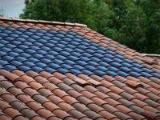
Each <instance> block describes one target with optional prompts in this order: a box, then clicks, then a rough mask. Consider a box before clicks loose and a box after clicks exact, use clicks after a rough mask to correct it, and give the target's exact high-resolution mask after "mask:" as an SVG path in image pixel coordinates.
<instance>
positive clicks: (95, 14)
mask: <svg viewBox="0 0 160 120" xmlns="http://www.w3.org/2000/svg"><path fill="white" fill-rule="evenodd" d="M159 8H160V0H26V7H25V9H24V12H23V13H22V14H21V15H20V17H21V18H29V19H43V20H49V21H50V20H53V21H64V22H79V23H83V24H87V25H88V26H89V27H90V28H92V29H94V30H96V31H98V32H100V33H102V34H104V35H106V36H108V37H110V38H112V39H114V40H116V41H119V42H120V43H123V44H125V45H127V46H129V47H131V48H133V49H136V50H138V51H140V52H149V53H151V52H152V53H153V52H154V53H160V34H159V33H160V10H159Z"/></svg>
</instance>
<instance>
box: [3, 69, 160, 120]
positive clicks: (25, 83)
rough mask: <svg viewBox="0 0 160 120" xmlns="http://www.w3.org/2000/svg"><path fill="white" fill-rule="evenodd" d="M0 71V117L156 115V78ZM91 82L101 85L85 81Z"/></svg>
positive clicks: (144, 119) (159, 100) (133, 119)
mask: <svg viewBox="0 0 160 120" xmlns="http://www.w3.org/2000/svg"><path fill="white" fill-rule="evenodd" d="M0 75H1V76H0V85H1V90H0V98H1V99H0V102H1V106H0V110H1V115H0V117H2V120H3V118H8V119H9V118H10V119H11V118H12V119H13V118H14V119H15V120H20V119H32V120H34V119H35V120H37V119H48V120H56V119H57V120H58V119H64V120H74V119H80V120H87V119H95V120H103V119H104V120H105V119H108V120H118V119H121V120H148V119H150V120H159V119H160V91H159V89H160V85H159V80H157V79H156V78H152V79H153V80H154V81H151V80H149V79H147V78H143V77H141V78H139V79H138V80H137V79H135V78H132V77H128V78H123V77H120V76H116V78H113V77H110V76H108V75H104V76H103V77H100V76H97V75H92V76H90V77H89V76H87V75H84V74H79V75H78V76H75V75H73V74H71V73H66V74H61V73H58V72H55V73H53V74H50V73H48V72H46V71H41V72H40V73H37V72H34V71H31V70H30V71H27V72H22V71H19V70H14V71H12V72H8V71H6V70H4V69H1V70H0ZM75 79H77V80H75ZM134 79H135V80H134ZM94 80H95V81H97V82H99V83H100V84H99V85H95V84H94V82H87V81H94ZM82 81H85V82H86V83H88V84H84V83H83V82H82ZM92 83H93V84H92ZM154 85H156V86H154Z"/></svg>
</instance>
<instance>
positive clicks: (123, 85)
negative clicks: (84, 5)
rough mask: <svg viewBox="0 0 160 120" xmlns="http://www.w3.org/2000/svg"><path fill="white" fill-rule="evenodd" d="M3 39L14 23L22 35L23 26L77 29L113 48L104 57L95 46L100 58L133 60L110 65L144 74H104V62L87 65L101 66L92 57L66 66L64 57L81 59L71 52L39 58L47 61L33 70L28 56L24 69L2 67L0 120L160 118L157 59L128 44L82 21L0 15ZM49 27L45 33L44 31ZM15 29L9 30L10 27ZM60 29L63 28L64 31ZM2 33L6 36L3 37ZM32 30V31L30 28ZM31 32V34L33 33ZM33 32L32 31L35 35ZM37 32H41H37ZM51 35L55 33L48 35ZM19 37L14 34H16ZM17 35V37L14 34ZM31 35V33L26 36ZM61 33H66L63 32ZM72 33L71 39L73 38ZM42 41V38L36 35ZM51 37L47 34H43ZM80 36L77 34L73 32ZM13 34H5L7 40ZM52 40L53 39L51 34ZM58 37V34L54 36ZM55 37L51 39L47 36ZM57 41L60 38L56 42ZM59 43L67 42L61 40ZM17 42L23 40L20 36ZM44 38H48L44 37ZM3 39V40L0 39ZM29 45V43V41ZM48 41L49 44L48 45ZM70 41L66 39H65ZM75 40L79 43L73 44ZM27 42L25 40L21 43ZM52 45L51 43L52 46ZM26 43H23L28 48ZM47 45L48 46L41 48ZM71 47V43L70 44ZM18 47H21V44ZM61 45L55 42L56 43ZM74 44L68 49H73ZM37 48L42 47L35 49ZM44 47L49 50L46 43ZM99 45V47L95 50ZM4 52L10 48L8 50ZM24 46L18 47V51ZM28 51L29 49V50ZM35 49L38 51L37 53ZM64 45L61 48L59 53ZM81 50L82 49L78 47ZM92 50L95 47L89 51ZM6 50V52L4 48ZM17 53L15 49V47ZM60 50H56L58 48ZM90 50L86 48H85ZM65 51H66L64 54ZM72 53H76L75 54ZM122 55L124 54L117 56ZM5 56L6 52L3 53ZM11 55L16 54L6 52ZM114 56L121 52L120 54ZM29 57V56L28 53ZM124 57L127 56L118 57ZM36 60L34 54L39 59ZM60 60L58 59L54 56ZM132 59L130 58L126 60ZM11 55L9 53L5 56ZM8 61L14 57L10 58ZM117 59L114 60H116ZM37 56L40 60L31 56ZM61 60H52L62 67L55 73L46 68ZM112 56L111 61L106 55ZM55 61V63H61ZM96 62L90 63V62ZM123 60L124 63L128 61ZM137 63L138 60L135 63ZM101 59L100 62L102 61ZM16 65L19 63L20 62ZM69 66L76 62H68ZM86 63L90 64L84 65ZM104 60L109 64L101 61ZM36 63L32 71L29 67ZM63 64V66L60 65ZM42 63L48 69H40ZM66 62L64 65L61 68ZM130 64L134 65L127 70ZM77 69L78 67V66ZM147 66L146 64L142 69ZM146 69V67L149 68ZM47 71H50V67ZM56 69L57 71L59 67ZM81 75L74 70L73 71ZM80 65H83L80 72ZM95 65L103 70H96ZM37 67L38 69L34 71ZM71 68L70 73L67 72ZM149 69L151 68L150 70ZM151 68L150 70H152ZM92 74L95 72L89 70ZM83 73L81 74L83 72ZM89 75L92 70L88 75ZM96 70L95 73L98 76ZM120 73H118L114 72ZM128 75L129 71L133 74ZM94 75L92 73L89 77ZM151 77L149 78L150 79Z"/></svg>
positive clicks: (85, 53) (128, 119) (44, 28)
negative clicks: (49, 20)
mask: <svg viewBox="0 0 160 120" xmlns="http://www.w3.org/2000/svg"><path fill="white" fill-rule="evenodd" d="M0 26H1V27H2V29H1V28H0V39H1V37H3V28H7V27H8V28H7V29H9V28H10V27H11V28H12V29H16V30H18V32H20V34H21V30H22V31H23V30H27V32H28V31H29V30H30V31H32V30H33V31H35V30H39V33H40V34H41V33H43V32H46V31H47V32H48V31H50V30H53V29H54V30H59V31H60V33H61V32H62V33H63V32H72V34H73V36H74V35H75V34H79V35H81V36H79V38H77V39H81V38H80V37H84V38H85V39H87V40H90V41H92V42H95V43H96V44H97V45H99V47H103V49H104V47H107V49H109V50H111V51H110V52H111V54H110V53H109V55H111V56H108V57H104V56H103V55H104V53H103V52H104V51H103V50H102V51H101V48H96V52H95V51H94V52H95V54H96V55H97V56H101V55H102V56H101V59H104V58H110V57H111V59H110V60H111V61H113V60H115V59H116V60H117V61H118V60H121V59H119V58H117V56H118V57H124V58H125V62H126V63H128V64H126V65H124V63H125V62H124V61H122V62H120V64H117V63H119V62H116V63H115V64H114V63H109V64H113V66H120V65H124V66H122V67H120V68H121V69H124V71H125V70H126V71H127V70H130V69H135V70H137V71H140V70H142V71H143V74H144V75H142V74H141V75H140V76H139V75H138V74H137V73H138V72H137V73H136V74H134V73H133V74H134V75H135V76H136V75H137V76H138V77H135V76H134V75H131V74H130V73H129V72H128V73H129V75H126V77H124V76H123V75H120V74H114V73H113V72H110V73H109V74H110V75H109V74H107V72H108V71H109V70H108V69H107V71H105V73H106V74H103V75H98V74H101V73H102V72H103V71H98V70H99V68H100V69H105V68H104V67H103V66H98V65H95V66H96V67H95V66H94V67H95V68H94V67H93V66H90V65H88V64H96V63H94V62H92V61H87V62H86V63H87V64H86V63H83V62H82V63H81V62H80V64H82V65H80V64H78V66H77V64H75V63H76V62H77V61H78V60H75V61H74V62H72V61H71V60H70V61H67V62H68V63H67V62H66V63H67V64H65V65H64V64H63V65H62V64H61V62H62V61H59V60H61V59H59V58H62V59H63V60H64V61H65V60H66V58H68V57H71V59H77V58H75V57H74V56H72V55H67V57H65V56H62V55H56V56H49V55H48V54H46V56H47V55H48V56H47V57H46V58H40V59H37V60H38V62H34V64H38V63H40V62H39V61H41V60H42V61H44V62H43V63H45V64H39V65H38V67H36V68H34V67H33V64H32V63H31V62H30V61H29V60H27V59H26V60H24V59H23V58H22V59H21V58H17V57H15V58H16V59H21V60H22V61H23V62H22V63H21V64H23V65H24V66H25V65H26V66H25V67H24V66H23V67H22V65H20V66H18V68H21V67H22V68H21V70H18V69H17V68H16V69H15V68H13V70H10V71H8V70H6V69H4V68H7V69H10V67H11V66H7V65H8V63H7V65H6V66H5V67H4V68H3V69H0V75H1V76H0V119H2V120H3V119H13V118H14V119H15V120H21V119H24V120H25V119H31V120H43V119H48V120H60V119H64V120H75V119H80V120H89V119H95V120H105V119H109V120H119V119H123V120H132V119H135V120H147V119H150V120H159V119H160V114H159V113H160V91H159V90H160V85H159V84H160V81H159V78H158V77H155V76H159V72H160V67H159V65H158V64H157V63H155V62H154V60H153V59H151V58H149V57H144V56H143V55H141V54H140V53H138V52H136V51H134V50H131V49H129V48H127V47H126V46H123V45H120V44H119V43H117V42H114V41H112V40H111V39H109V38H106V37H105V36H103V35H100V34H99V33H97V32H95V31H93V30H91V29H89V28H87V27H86V26H81V25H78V24H67V23H63V24H62V23H47V22H44V21H39V22H38V21H20V20H8V19H1V18H0ZM43 30H44V31H43ZM9 31H10V30H9ZM59 31H58V32H59ZM1 33H2V35H1ZM31 33H32V32H31ZM28 34H29V33H28ZM32 34H33V33H32ZM35 35H36V34H35ZM49 35H52V34H49ZM13 36H14V35H12V37H13ZM15 36H16V35H15ZM26 36H28V35H26ZM26 36H24V37H26ZM60 36H61V37H62V36H63V38H65V37H64V35H60ZM73 36H69V37H73ZM33 37H36V38H37V39H39V38H40V37H39V36H33ZM44 37H47V38H46V39H48V36H44ZM74 37H76V36H74ZM7 39H9V38H5V39H4V41H2V42H5V40H7ZM49 39H50V38H49ZM55 39H56V38H55ZM48 41H50V40H48ZM55 41H56V40H55ZM55 41H53V42H55ZM59 41H60V42H65V41H63V40H62V41H61V40H59ZM17 42H19V41H18V40H17ZM42 42H43V41H42ZM0 43H1V42H0ZM24 43H25V44H27V42H24ZM33 43H35V44H37V45H41V42H33ZM81 43H82V47H83V44H87V43H83V42H79V43H78V45H79V46H77V47H81V45H80V44H81ZM46 44H47V43H46ZM64 44H65V43H64ZM73 44H77V43H74V41H73ZM22 45H23V44H22ZM48 45H49V46H50V44H48ZM56 45H57V46H61V45H62V46H63V44H59V43H58V44H56ZM23 47H24V46H23ZM42 47H43V46H42ZM71 47H72V45H71V46H70V48H71ZM17 48H18V47H17ZM30 48H31V49H30V50H31V51H30V50H29V51H30V52H33V53H35V50H34V48H33V49H32V46H31V47H30ZM54 48H56V46H54ZM70 48H69V50H70ZM35 49H37V47H35ZM42 49H48V48H47V47H45V48H42ZM93 49H94V48H93ZM4 50H5V49H4ZM18 50H19V49H18ZM24 50H28V49H25V48H24ZM32 50H33V51H32ZM58 50H59V49H57V51H58ZM78 50H81V49H79V48H78ZM90 50H92V49H90ZM2 51H3V50H2ZM13 51H14V50H13ZM37 51H38V52H39V53H40V54H39V53H38V57H41V53H42V54H45V53H43V52H45V51H40V50H39V49H38V50H37ZM55 51H56V50H55ZM55 51H52V50H47V52H48V53H50V52H55ZM63 51H67V50H63V49H62V50H61V51H60V52H63ZM86 51H87V50H86ZM98 52H100V53H101V52H102V53H103V54H97V53H98ZM64 53H65V52H64ZM71 53H72V52H71ZM73 53H74V54H76V55H78V53H79V52H76V53H75V51H73ZM118 53H119V54H118ZM0 54H3V52H2V53H1V52H0ZM7 54H13V55H14V53H13V52H11V53H7ZM114 54H117V56H116V55H115V56H114ZM23 55H24V56H25V55H26V56H27V55H28V53H27V54H23ZM83 55H84V56H88V55H89V56H90V55H91V56H92V57H93V55H92V54H90V53H89V52H88V53H87V52H84V53H83ZM119 55H122V56H119ZM49 57H53V58H54V59H52V60H51V61H49V60H50V59H49ZM34 58H35V57H34ZM55 58H56V60H55ZM88 58H89V57H83V56H81V57H79V58H78V59H80V60H81V59H86V60H88ZM126 58H128V59H126ZM6 59H7V57H6ZM8 59H9V58H8ZM93 59H95V60H97V61H99V60H100V58H98V57H97V59H96V58H94V57H93ZM112 59H113V60H112ZM31 60H33V61H34V60H35V61H37V60H36V59H31ZM54 60H55V61H56V62H57V63H60V64H53V65H52V67H51V68H56V67H58V68H57V69H60V68H61V69H60V70H59V71H61V72H58V71H55V72H48V71H53V69H50V68H48V67H46V65H47V64H49V65H50V63H54V62H53V61H54ZM106 60H108V59H106ZM56 62H55V63H56ZM90 62H91V63H90ZM123 62H124V63H123ZM130 62H132V63H133V62H134V63H135V66H136V67H137V68H135V66H134V67H133V66H130V64H129V63H130ZM136 62H137V63H136ZM0 63H2V64H4V61H3V59H2V61H0ZM97 63H98V62H97ZM14 64H19V63H17V62H15V63H14ZM69 64H72V65H70V66H69ZM83 64H85V65H83ZM100 64H104V63H103V62H101V63H100ZM9 65H13V63H9ZM27 65H28V66H32V67H31V68H29V69H28V66H27ZM57 65H59V66H57ZM39 66H43V68H44V69H40V68H41V67H39ZM61 66H63V67H64V68H63V67H61ZM125 66H130V67H128V69H127V68H126V67H125ZM74 67H75V68H77V69H73V68H74ZM85 67H89V69H93V70H90V71H85V72H82V71H84V70H86V69H84V68H85ZM123 67H124V68H123ZM142 67H143V68H142ZM144 67H146V68H144ZM115 68H118V67H112V68H110V69H113V71H114V70H115V71H116V69H115ZM120 68H118V71H120ZM45 69H46V71H45ZM57 69H56V70H57ZM70 69H71V71H74V72H75V73H76V74H72V73H74V72H70ZM78 69H80V70H79V71H78ZM95 69H96V70H97V71H96V72H97V73H98V74H95V72H94V71H95ZM35 70H37V71H38V72H37V71H35ZM87 70H88V69H87ZM65 71H68V72H65ZM146 71H147V72H146ZM148 71H149V72H148ZM150 71H151V72H152V73H153V72H157V73H156V75H155V76H154V75H153V74H152V76H150V74H151V72H150ZM90 72H92V73H90ZM79 73H80V74H79ZM84 73H87V74H84ZM93 73H94V74H93ZM115 73H118V72H115ZM124 73H127V72H123V71H121V74H124ZM128 73H127V74H128ZM88 74H90V75H88ZM145 76H148V77H145Z"/></svg>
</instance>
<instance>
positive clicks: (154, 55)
mask: <svg viewBox="0 0 160 120" xmlns="http://www.w3.org/2000/svg"><path fill="white" fill-rule="evenodd" d="M142 55H143V56H148V57H160V54H147V53H142Z"/></svg>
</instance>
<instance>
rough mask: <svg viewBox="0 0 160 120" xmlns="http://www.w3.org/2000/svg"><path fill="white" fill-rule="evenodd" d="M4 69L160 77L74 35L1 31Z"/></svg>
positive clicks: (51, 32) (4, 29) (135, 63)
mask: <svg viewBox="0 0 160 120" xmlns="http://www.w3.org/2000/svg"><path fill="white" fill-rule="evenodd" d="M0 40H1V42H0V57H1V60H0V67H1V68H4V69H6V70H9V71H12V70H14V69H19V70H22V71H28V70H34V71H36V72H40V71H42V70H46V71H48V72H50V73H53V72H56V71H57V72H60V73H63V74H65V73H72V74H74V75H78V74H82V73H83V74H86V75H93V74H95V75H99V76H102V75H106V74H107V75H110V76H116V75H120V76H123V77H127V76H133V77H139V76H143V77H146V78H149V77H157V78H160V74H159V73H157V72H155V71H153V70H151V69H149V68H147V67H145V66H143V65H141V64H139V63H137V62H134V61H133V60H130V59H127V58H125V57H123V56H121V55H120V54H118V53H116V52H114V51H112V50H110V49H108V48H104V47H101V46H99V45H98V44H96V43H93V42H92V41H91V40H90V39H87V38H85V37H84V36H81V35H79V34H77V33H75V32H72V31H63V30H55V29H49V30H44V29H39V30H37V29H33V28H28V29H26V28H22V27H19V28H13V27H0Z"/></svg>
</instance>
